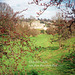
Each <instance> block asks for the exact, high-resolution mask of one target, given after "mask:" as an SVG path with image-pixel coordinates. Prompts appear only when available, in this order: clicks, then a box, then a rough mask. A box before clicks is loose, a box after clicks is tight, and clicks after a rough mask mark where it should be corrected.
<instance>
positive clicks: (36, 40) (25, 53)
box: [0, 34, 75, 75]
mask: <svg viewBox="0 0 75 75" xmlns="http://www.w3.org/2000/svg"><path fill="white" fill-rule="evenodd" d="M5 37H7V36H5ZM24 39H25V38H24ZM29 39H30V41H31V42H30V41H29V46H27V45H26V43H25V41H23V40H14V41H12V40H10V37H9V38H3V37H1V38H0V40H1V41H2V42H6V41H8V40H9V44H7V45H2V47H3V48H1V49H3V51H5V52H7V55H5V54H2V52H0V54H1V55H0V57H1V56H2V57H1V58H0V62H1V63H0V65H1V66H0V67H1V68H0V75H74V73H75V72H74V68H73V66H75V65H74V63H75V60H74V57H75V55H74V53H72V52H73V51H74V45H75V42H74V41H75V38H69V39H67V40H63V41H62V42H61V43H62V44H63V45H64V46H63V47H62V49H59V42H58V41H54V42H52V40H53V39H58V35H55V36H53V35H47V34H40V35H38V36H36V37H29ZM71 56H72V57H71ZM65 58H68V60H69V61H68V60H67V59H66V60H65ZM73 61H74V63H73ZM68 67H69V68H68Z"/></svg>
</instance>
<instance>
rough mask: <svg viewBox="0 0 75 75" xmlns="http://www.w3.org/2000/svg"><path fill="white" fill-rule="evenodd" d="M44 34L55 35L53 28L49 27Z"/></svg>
mask: <svg viewBox="0 0 75 75" xmlns="http://www.w3.org/2000/svg"><path fill="white" fill-rule="evenodd" d="M46 33H47V34H55V28H52V27H49V28H48V29H47V30H46Z"/></svg>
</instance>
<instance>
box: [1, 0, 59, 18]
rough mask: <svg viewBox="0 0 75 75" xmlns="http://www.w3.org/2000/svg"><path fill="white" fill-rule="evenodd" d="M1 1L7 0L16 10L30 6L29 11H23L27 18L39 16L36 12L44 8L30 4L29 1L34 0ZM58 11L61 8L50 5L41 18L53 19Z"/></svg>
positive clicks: (2, 0)
mask: <svg viewBox="0 0 75 75" xmlns="http://www.w3.org/2000/svg"><path fill="white" fill-rule="evenodd" d="M47 1H49V0H47ZM0 2H5V3H7V4H9V5H10V6H11V8H13V10H14V12H16V11H22V10H23V9H26V8H28V10H27V11H24V12H22V13H21V14H23V15H24V17H25V18H29V17H30V16H33V17H35V18H37V17H36V16H37V14H36V12H38V11H39V10H40V9H43V7H42V6H41V7H40V6H37V5H35V4H30V5H29V4H28V2H32V0H0ZM57 12H59V9H57V8H55V7H49V8H48V9H47V10H46V11H45V12H44V13H43V14H42V15H41V16H40V17H39V18H46V19H51V18H52V17H53V16H55V15H56V13H57Z"/></svg>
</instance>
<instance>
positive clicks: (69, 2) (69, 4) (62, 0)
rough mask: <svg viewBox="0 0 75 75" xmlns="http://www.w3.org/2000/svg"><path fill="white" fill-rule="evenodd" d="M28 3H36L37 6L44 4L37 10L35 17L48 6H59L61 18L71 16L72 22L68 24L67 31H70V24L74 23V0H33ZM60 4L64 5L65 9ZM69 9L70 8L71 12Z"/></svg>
mask: <svg viewBox="0 0 75 75" xmlns="http://www.w3.org/2000/svg"><path fill="white" fill-rule="evenodd" d="M29 4H36V5H39V6H44V8H43V9H42V10H40V11H39V12H37V15H38V16H37V17H39V16H40V15H41V14H43V13H44V11H46V10H47V8H49V7H51V6H56V7H57V8H59V9H60V10H61V11H62V17H63V18H65V19H66V18H71V19H72V20H73V21H72V23H71V24H70V25H69V26H68V28H69V31H70V32H71V25H72V24H73V23H75V0H47V1H46V0H33V1H32V2H30V3H29ZM62 6H65V9H64V7H62ZM62 8H63V9H62ZM69 10H71V12H70V11H69ZM64 14H65V16H64ZM72 15H74V16H72Z"/></svg>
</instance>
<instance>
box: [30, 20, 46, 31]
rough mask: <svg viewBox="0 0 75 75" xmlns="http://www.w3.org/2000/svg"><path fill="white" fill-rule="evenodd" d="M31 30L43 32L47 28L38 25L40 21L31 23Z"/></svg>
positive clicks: (41, 24) (40, 24)
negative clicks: (41, 30)
mask: <svg viewBox="0 0 75 75" xmlns="http://www.w3.org/2000/svg"><path fill="white" fill-rule="evenodd" d="M31 28H34V29H44V30H46V29H47V27H45V24H43V23H40V21H33V22H32V23H31Z"/></svg>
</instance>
